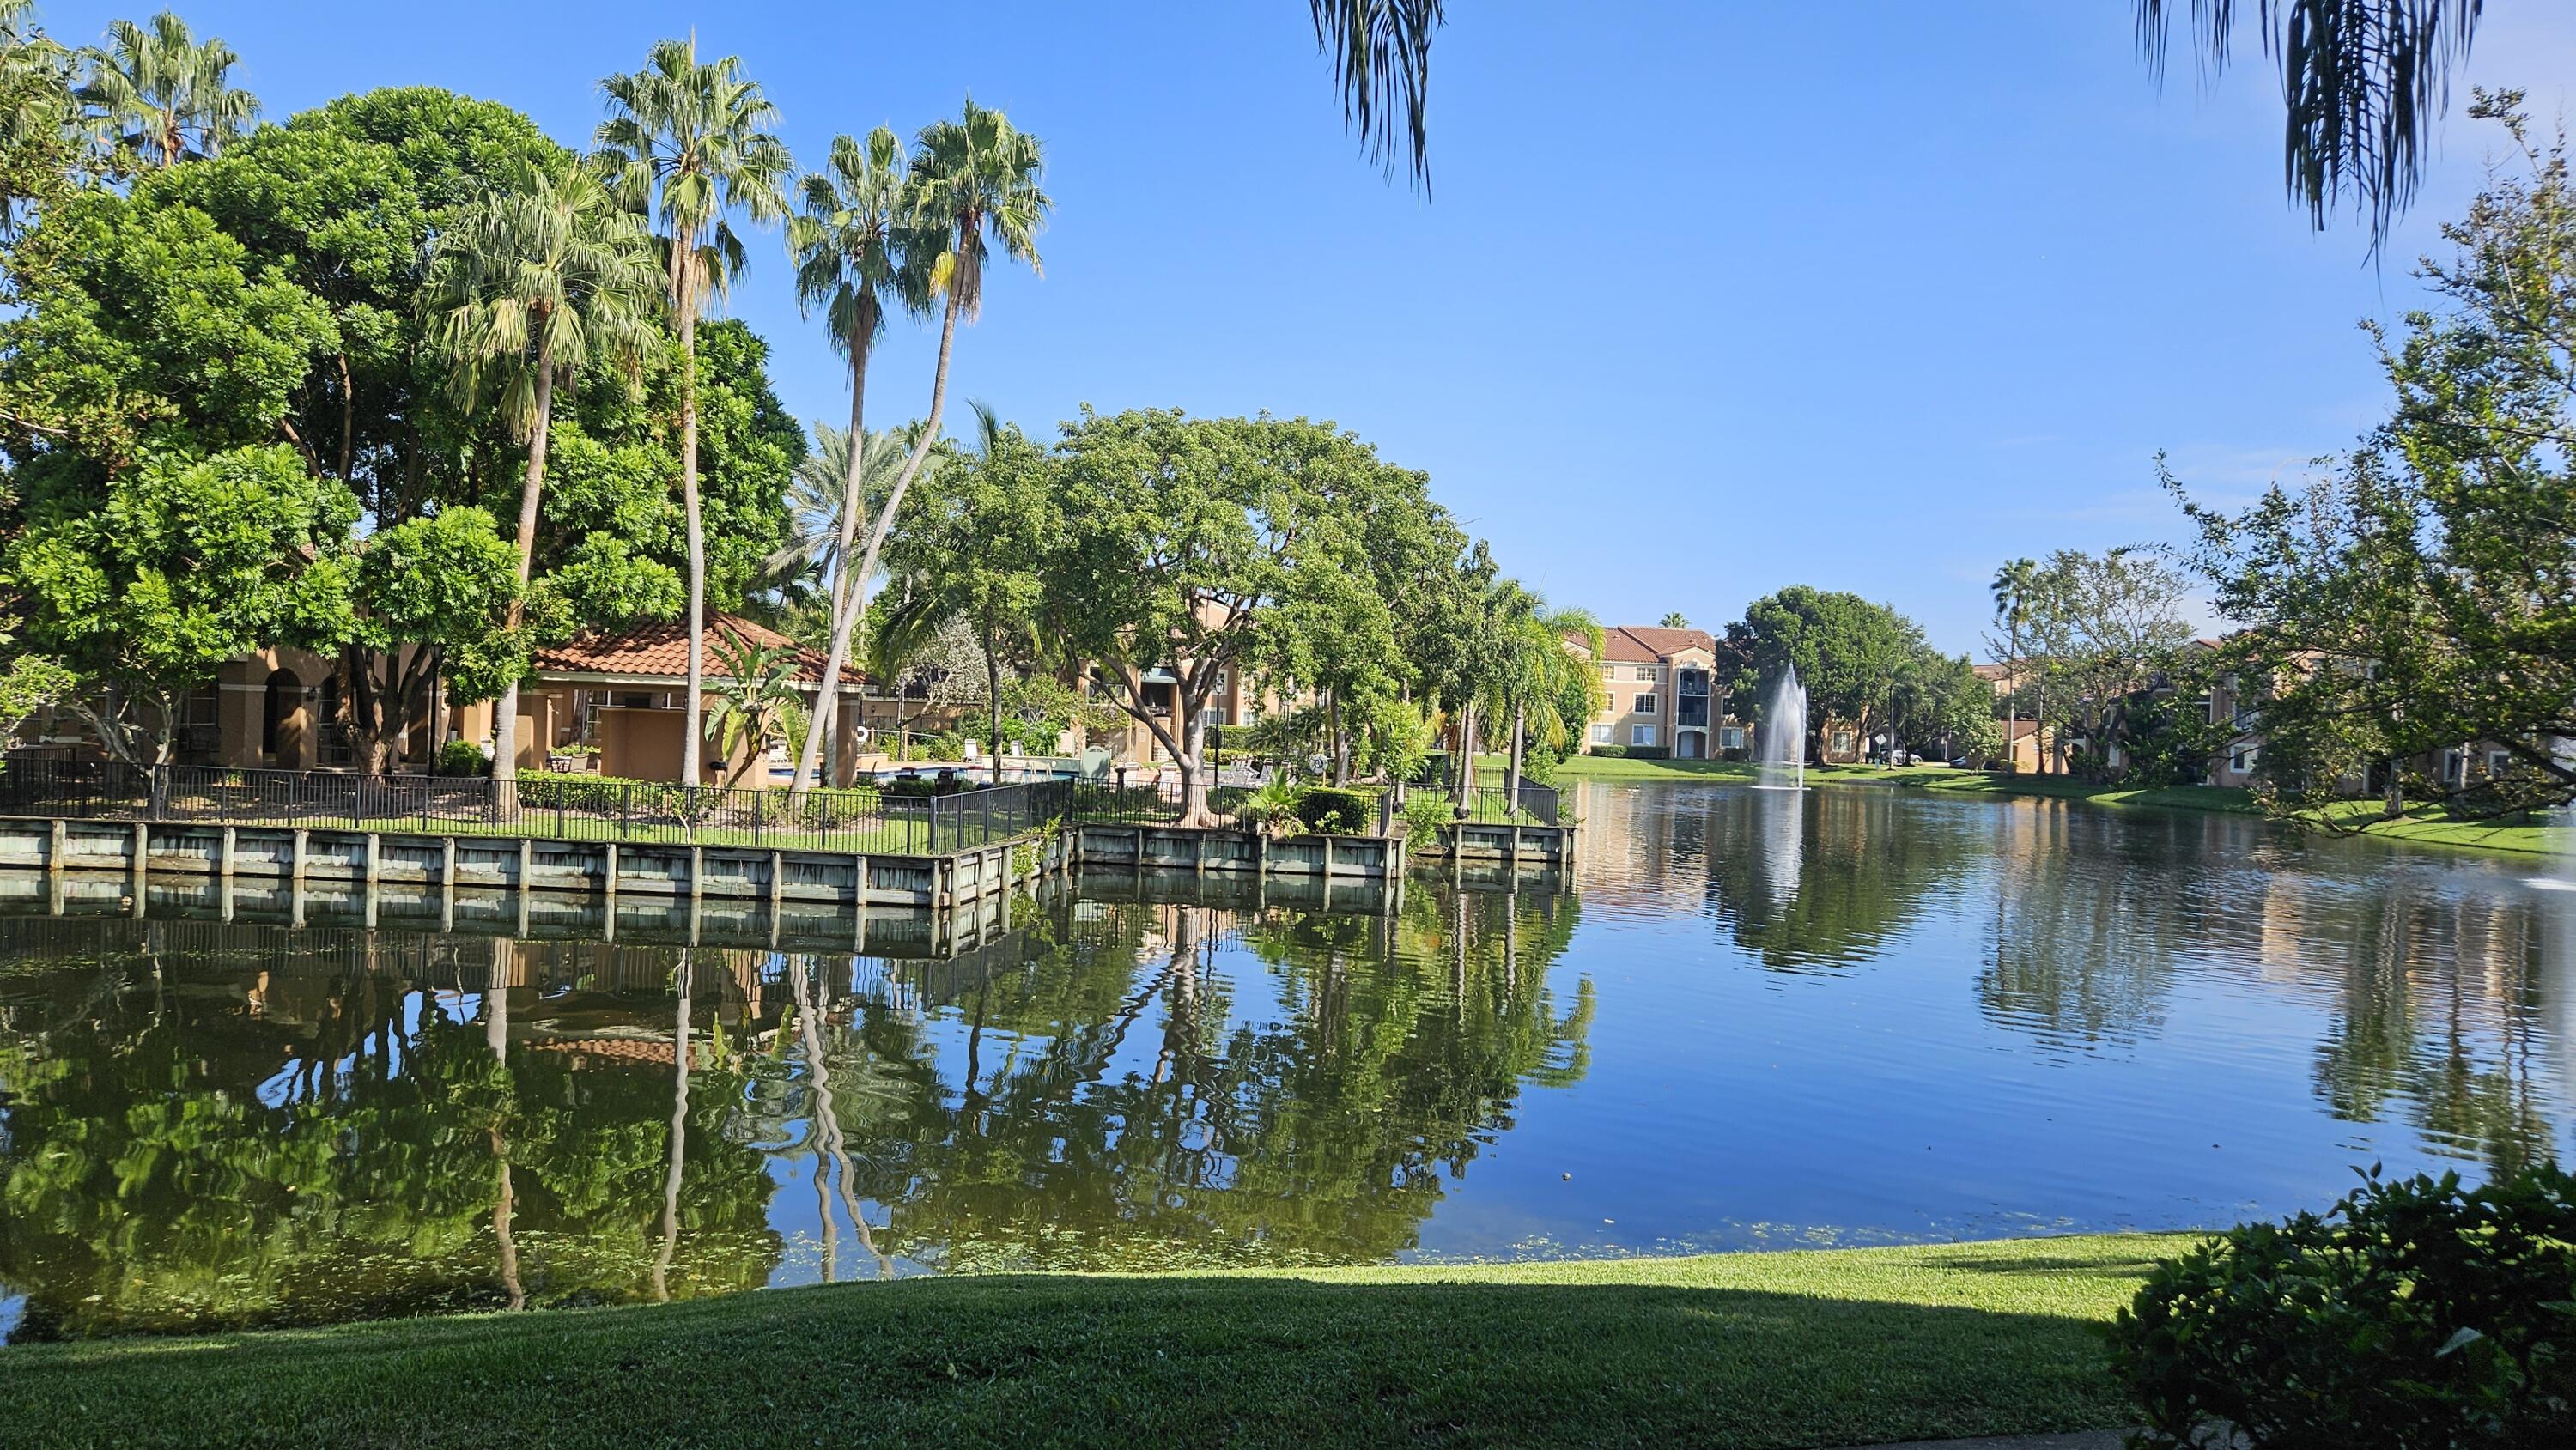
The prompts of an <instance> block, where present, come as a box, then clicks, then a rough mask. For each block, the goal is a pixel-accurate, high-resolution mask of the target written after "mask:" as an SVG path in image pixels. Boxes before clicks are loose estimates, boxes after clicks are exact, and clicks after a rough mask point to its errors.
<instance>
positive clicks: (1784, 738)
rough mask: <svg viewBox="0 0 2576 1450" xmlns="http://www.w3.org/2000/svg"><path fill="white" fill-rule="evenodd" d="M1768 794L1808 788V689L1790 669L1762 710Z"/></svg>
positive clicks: (1764, 781)
mask: <svg viewBox="0 0 2576 1450" xmlns="http://www.w3.org/2000/svg"><path fill="white" fill-rule="evenodd" d="M1761 786H1762V788H1763V789H1765V790H1805V789H1806V788H1807V687H1806V686H1804V685H1802V684H1799V683H1798V667H1797V666H1796V665H1791V666H1789V668H1788V669H1787V670H1786V671H1785V672H1783V673H1782V674H1781V676H1780V679H1779V681H1778V682H1777V683H1776V684H1774V685H1772V687H1771V702H1770V703H1769V704H1767V705H1765V706H1763V707H1762V778H1761Z"/></svg>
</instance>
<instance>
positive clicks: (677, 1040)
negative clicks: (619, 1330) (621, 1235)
mask: <svg viewBox="0 0 2576 1450" xmlns="http://www.w3.org/2000/svg"><path fill="white" fill-rule="evenodd" d="M689 967H690V962H689V949H688V948H687V947H682V948H680V967H679V971H678V972H677V973H676V974H675V981H674V983H673V985H674V987H675V989H676V991H677V992H678V995H679V999H680V1001H679V1005H678V1007H677V1009H676V1011H675V1013H674V1017H675V1025H674V1029H673V1032H672V1038H671V1041H672V1053H671V1057H672V1061H673V1064H674V1072H673V1076H672V1079H671V1160H670V1163H669V1166H668V1167H666V1168H665V1169H664V1170H663V1173H662V1247H661V1249H660V1250H659V1251H658V1252H656V1253H655V1254H654V1256H653V1297H654V1298H655V1299H656V1300H659V1301H660V1302H662V1303H665V1304H668V1303H669V1302H671V1259H672V1256H673V1254H674V1253H675V1252H676V1251H677V1250H678V1248H679V1244H680V1173H681V1165H682V1163H683V1162H684V1161H685V1160H686V1158H687V1156H688V1151H689V995H690V988H691V985H692V983H691V981H690V976H691V974H690V970H689Z"/></svg>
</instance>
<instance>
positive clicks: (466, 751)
mask: <svg viewBox="0 0 2576 1450" xmlns="http://www.w3.org/2000/svg"><path fill="white" fill-rule="evenodd" d="M429 772H430V774H432V775H489V774H491V773H492V757H491V756H489V755H486V754H484V753H483V747H482V746H480V745H477V744H475V743H474V742H473V741H471V740H450V741H448V742H447V743H446V744H445V745H442V746H440V747H438V758H437V759H436V760H435V761H433V762H432V763H431V764H430V768H429Z"/></svg>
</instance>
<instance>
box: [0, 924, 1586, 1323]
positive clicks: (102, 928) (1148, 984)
mask: <svg viewBox="0 0 2576 1450" xmlns="http://www.w3.org/2000/svg"><path fill="white" fill-rule="evenodd" d="M1111 885H1112V886H1113V887H1123V888H1124V889H1125V890H1126V891H1127V893H1128V894H1131V895H1143V894H1155V893H1157V892H1160V891H1163V890H1164V889H1166V887H1167V886H1168V883H1163V884H1159V885H1156V884H1150V883H1139V882H1138V881H1137V880H1136V879H1135V878H1134V877H1133V876H1130V877H1128V878H1127V879H1126V880H1125V881H1123V882H1114V883H1111ZM1574 920H1575V914H1574V912H1573V911H1572V910H1571V908H1570V903H1566V902H1561V901H1558V900H1557V899H1555V898H1553V897H1547V896H1534V895H1505V894H1480V893H1476V892H1469V891H1459V892H1438V891H1431V890H1425V891H1422V892H1419V893H1415V894H1412V895H1410V896H1409V897H1408V898H1407V899H1406V900H1405V901H1404V903H1403V904H1402V905H1401V907H1400V908H1399V909H1397V910H1395V911H1392V912H1386V913H1379V914H1373V915H1368V914H1353V915H1342V914H1325V913H1320V912H1300V911H1291V910H1288V909H1284V908H1281V909H1269V908H1262V907H1258V906H1250V905H1247V906H1242V907H1210V906H1202V905H1179V904H1166V903H1156V902H1148V901H1127V902H1116V901H1100V900H1082V901H1073V900H1064V901H1060V902H1056V903H1053V904H1051V905H1050V906H1048V907H1046V908H1044V909H1040V908H1038V907H1037V906H1036V904H1035V903H1027V902H1024V903H1022V904H1021V906H1020V908H1019V911H1018V920H1017V922H1016V924H1015V926H1014V929H1013V930H1012V932H1011V933H1010V934H1009V936H1008V937H1007V939H1005V940H1002V941H998V942H994V943H990V944H988V945H987V946H985V947H983V948H980V949H977V950H974V951H969V952H965V953H962V954H960V955H958V956H955V957H952V958H947V959H941V960H904V959H899V958H884V957H862V956H856V955H853V954H851V953H847V952H841V953H834V954H824V953H810V952H784V951H771V950H764V949H756V948H729V949H728V948H709V947H696V948H691V947H686V946H661V945H640V944H609V943H603V942H564V941H534V942H531V941H520V940H515V939H512V938H509V937H502V936H495V937H483V938H476V937H471V936H465V935H454V934H451V935H409V934H404V933H399V932H392V931H381V930H380V931H375V932H369V931H364V930H354V929H341V928H333V927H307V928H304V929H301V930H298V929H292V928H283V927H275V926H260V925H249V924H243V923H235V924H231V925H226V924H223V923H220V922H204V921H190V920H157V919H156V920H143V921H135V920H130V919H126V918H124V917H122V916H119V917H115V918H99V919H89V920H83V919H78V918H68V919H64V918H40V919H12V920H5V921H0V950H5V952H6V954H7V955H6V960H7V963H8V965H7V966H6V967H5V968H0V1090H5V1093H6V1096H5V1098H0V1168H5V1184H4V1185H0V1207H5V1214H0V1218H5V1223H0V1292H6V1293H14V1294H16V1295H22V1296H23V1299H22V1300H21V1301H20V1302H18V1303H17V1305H16V1307H15V1309H14V1310H13V1313H14V1314H15V1315H16V1317H17V1318H18V1320H19V1322H18V1323H17V1325H16V1328H15V1329H14V1331H13V1334H14V1337H19V1338H25V1337H52V1336H70V1335H84V1334H93V1333H100V1332H108V1331H120V1330H137V1329H144V1330H152V1329H176V1328H185V1327H200V1326H208V1325H235V1324H277V1323H291V1322H307V1321H318V1320H329V1319H338V1318H348V1317H358V1316H365V1315H379V1314H395V1313H412V1312H423V1311H432V1310H447V1309H459V1308H468V1307H482V1308H520V1307H532V1306H536V1307H541V1306H550V1305H562V1304H580V1303H596V1302H614V1301H621V1300H634V1299H653V1300H662V1299H675V1298H687V1297H693V1296H696V1295H700V1294H706V1293H721V1292H729V1291H732V1290H737V1289H742V1288H749V1287H755V1286H758V1285H761V1284H765V1283H772V1282H793V1281H797V1280H801V1279H811V1278H821V1279H837V1278H844V1277H850V1276H851V1275H852V1274H854V1273H863V1274H867V1275H881V1274H886V1273H891V1272H898V1271H919V1270H923V1269H941V1268H948V1269H954V1268H982V1267H995V1266H1070V1267H1106V1266H1118V1267H1150V1266H1155V1265H1164V1264H1179V1263H1268V1262H1316V1261H1335V1262H1343V1261H1353V1260H1372V1259H1379V1258H1384V1257H1387V1256H1390V1255H1392V1254H1395V1253H1398V1252H1400V1251H1402V1250H1404V1249H1406V1248H1408V1247H1410V1246H1412V1245H1413V1244H1414V1243H1415V1242H1416V1240H1417V1238H1418V1235H1419V1232H1420V1228H1421V1224H1422V1221H1423V1219H1424V1218H1425V1217H1427V1216H1428V1215H1429V1214H1430V1213H1431V1212H1432V1211H1433V1210H1434V1209H1435V1208H1436V1206H1437V1205H1438V1204H1439V1202H1440V1201H1441V1198H1442V1195H1443V1192H1444V1186H1445V1185H1446V1184H1447V1183H1448V1182H1449V1181H1451V1180H1454V1179H1455V1178H1456V1177H1458V1176H1459V1175H1461V1174H1463V1173H1464V1172H1465V1171H1466V1169H1467V1166H1468V1165H1469V1164H1470V1163H1471V1162H1472V1161H1473V1160H1474V1159H1475V1158H1476V1156H1477V1155H1478V1153H1479V1152H1480V1151H1481V1150H1482V1149H1483V1148H1484V1146H1485V1145H1487V1144H1489V1143H1491V1142H1492V1141H1493V1140H1494V1138H1495V1137H1496V1136H1497V1135H1499V1134H1501V1133H1503V1132H1505V1131H1507V1130H1508V1129H1509V1127H1510V1125H1511V1122H1512V1118H1513V1113H1514V1110H1515V1104H1516V1102H1517V1101H1518V1099H1519V1097H1520V1095H1521V1094H1522V1093H1523V1092H1524V1091H1525V1090H1526V1089H1527V1088H1528V1087H1529V1086H1530V1085H1532V1084H1544V1085H1549V1086H1559V1087H1561V1086H1567V1085H1570V1084H1571V1083H1573V1082H1574V1081H1576V1080H1577V1079H1579V1078H1580V1076H1581V1072H1582V1048H1583V1033H1584V1024H1585V1021H1586V1020H1587V1018H1588V1016H1589V1003H1590V1000H1591V998H1590V992H1589V988H1588V985H1581V984H1578V985H1577V986H1576V988H1575V989H1574V990H1573V991H1571V992H1570V993H1569V994H1567V995H1566V996H1565V997H1564V998H1563V999H1560V997H1559V995H1558V994H1557V993H1556V991H1555V990H1554V989H1552V988H1551V986H1550V985H1549V983H1548V980H1547V978H1548V965H1549V963H1550V961H1551V960H1552V959H1553V957H1554V955H1555V954H1556V953H1558V952H1561V951H1562V950H1563V948H1564V945H1565V941H1566V939H1567V935H1568V934H1569V933H1570V931H1571V930H1572V926H1573V922H1574Z"/></svg>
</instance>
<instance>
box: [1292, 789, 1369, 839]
mask: <svg viewBox="0 0 2576 1450" xmlns="http://www.w3.org/2000/svg"><path fill="white" fill-rule="evenodd" d="M1297 819H1299V820H1301V821H1303V822H1305V823H1306V829H1307V830H1310V831H1312V832H1314V833H1315V834H1317V835H1319V836H1364V835H1367V834H1368V833H1369V832H1371V831H1373V830H1375V829H1377V797H1376V796H1375V795H1373V794H1371V793H1370V792H1368V791H1364V790H1345V789H1342V788H1340V787H1338V786H1329V785H1317V786H1309V787H1307V788H1306V793H1305V794H1304V795H1301V796H1299V797H1298V798H1297Z"/></svg>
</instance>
